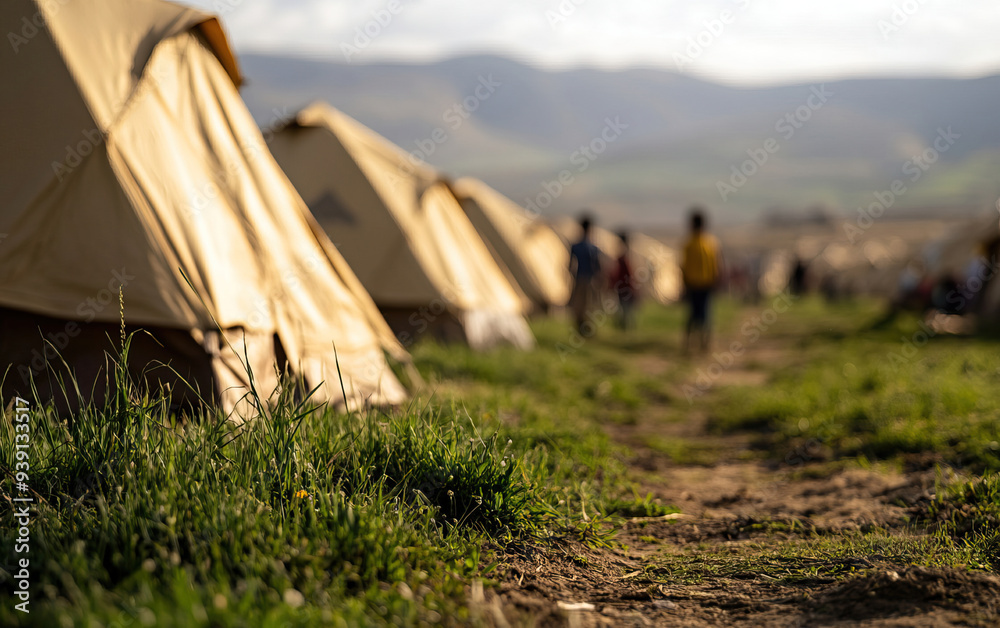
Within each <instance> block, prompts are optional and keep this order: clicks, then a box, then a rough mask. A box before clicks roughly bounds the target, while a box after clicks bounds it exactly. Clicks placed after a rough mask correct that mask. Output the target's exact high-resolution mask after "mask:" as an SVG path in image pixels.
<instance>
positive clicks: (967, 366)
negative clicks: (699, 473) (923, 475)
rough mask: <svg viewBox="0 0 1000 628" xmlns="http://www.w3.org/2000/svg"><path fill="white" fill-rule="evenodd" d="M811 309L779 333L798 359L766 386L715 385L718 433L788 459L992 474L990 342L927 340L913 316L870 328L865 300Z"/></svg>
mask: <svg viewBox="0 0 1000 628" xmlns="http://www.w3.org/2000/svg"><path fill="white" fill-rule="evenodd" d="M819 307H820V306H819V304H817V303H815V302H813V303H807V304H803V307H802V308H800V309H799V310H798V311H796V312H795V314H796V317H795V318H792V319H790V320H788V321H787V325H785V329H784V331H783V332H782V333H785V334H788V335H789V336H794V337H796V339H797V340H796V342H798V344H799V350H800V352H801V356H802V357H801V360H800V363H798V364H796V365H793V367H791V368H786V369H784V370H782V371H780V372H777V373H775V374H774V376H773V377H772V379H771V381H770V383H769V385H768V386H766V387H753V388H751V387H741V388H730V389H728V390H726V391H724V394H723V395H721V397H720V399H719V400H718V402H717V403H716V404H715V406H714V407H713V424H714V426H715V428H716V429H717V430H718V431H731V430H741V429H742V430H750V431H755V432H759V433H763V434H765V435H766V438H764V439H763V440H762V441H761V442H762V445H763V446H766V447H767V448H768V449H769V450H770V451H771V454H772V455H773V456H774V457H776V458H781V459H785V460H786V461H788V462H803V461H808V460H814V459H820V458H824V457H834V458H843V457H857V458H865V459H869V460H891V459H903V458H909V459H913V458H914V457H924V458H928V457H929V458H928V459H930V460H933V461H937V462H942V463H945V464H948V465H951V466H955V467H959V468H962V469H966V470H968V471H971V472H983V471H998V470H1000V424H998V423H997V422H996V417H997V416H998V414H1000V392H998V388H997V383H998V382H1000V352H998V351H997V349H998V348H1000V347H998V345H997V343H996V341H994V340H991V339H984V338H957V337H946V336H936V337H928V336H927V334H926V332H925V331H924V329H923V327H922V326H921V324H920V322H919V321H918V320H917V319H916V318H915V317H906V318H902V319H900V320H898V321H896V322H895V323H893V324H891V325H889V326H887V327H885V328H880V329H873V328H872V326H871V323H872V321H874V320H875V319H877V318H878V314H879V313H878V311H877V310H876V309H875V308H873V307H871V306H868V305H863V306H858V305H854V306H843V307H841V308H840V309H831V310H826V311H824V312H819V311H817V310H818V309H819ZM807 329H808V330H810V331H809V332H808V333H806V330H807Z"/></svg>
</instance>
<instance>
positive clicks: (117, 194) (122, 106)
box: [0, 0, 406, 409]
mask: <svg viewBox="0 0 1000 628" xmlns="http://www.w3.org/2000/svg"><path fill="white" fill-rule="evenodd" d="M0 18H2V25H3V27H4V28H3V30H4V31H5V32H7V31H10V32H12V33H16V34H18V35H19V39H16V40H15V41H14V44H15V45H11V46H5V47H4V48H3V52H0V55H2V62H0V84H2V85H3V86H4V93H5V96H4V98H3V99H2V100H0V103H2V104H0V120H2V122H0V144H2V145H3V146H4V147H5V150H4V151H3V153H2V154H0V172H2V173H3V174H2V176H0V199H2V200H0V233H3V234H4V238H3V241H2V242H0V308H2V309H0V355H2V356H3V357H4V358H5V360H4V363H5V364H8V363H9V364H10V366H11V368H9V369H8V370H7V374H6V378H5V380H4V386H3V388H4V398H5V399H9V398H10V395H11V393H12V392H27V391H26V388H27V386H28V384H27V381H28V379H29V378H31V377H34V378H35V380H36V383H37V385H39V386H40V389H39V393H40V395H55V394H56V391H55V390H54V387H55V384H53V383H52V382H51V381H50V380H48V379H47V377H46V374H49V375H51V373H52V369H57V368H59V367H58V365H59V364H61V363H62V361H61V360H63V359H64V360H65V361H66V363H67V364H68V366H69V367H70V369H71V370H72V371H73V373H74V374H75V376H76V377H77V378H78V380H79V382H80V385H81V388H82V389H83V391H84V393H85V396H89V394H90V393H91V391H93V392H94V394H95V395H100V394H101V393H102V391H103V390H104V388H103V385H104V382H105V379H104V378H105V377H106V371H105V370H104V369H105V368H106V364H105V356H104V354H105V351H113V350H114V345H117V344H118V337H119V329H118V327H119V319H120V307H119V289H120V290H121V291H122V296H123V301H124V318H125V322H126V324H127V325H128V328H127V330H133V329H139V328H141V329H144V330H146V331H147V332H148V335H147V334H139V335H137V336H136V345H135V346H133V348H132V354H131V355H130V361H129V367H130V368H131V369H133V370H134V371H135V374H136V375H140V374H142V375H144V377H145V381H148V382H152V383H154V384H155V383H160V384H167V385H170V386H172V391H173V394H174V395H175V397H174V399H175V401H176V400H177V399H178V397H185V396H188V392H187V389H186V387H185V386H184V385H183V384H181V383H180V382H178V381H177V380H178V376H181V377H184V378H185V379H186V380H187V381H188V382H189V383H191V384H192V385H194V386H197V387H198V389H199V392H200V395H201V396H202V398H209V399H214V400H215V401H216V402H218V403H221V405H222V406H223V407H225V408H226V409H233V408H235V407H237V406H239V405H241V404H239V403H238V402H239V400H240V399H241V397H243V395H244V394H245V393H246V391H247V385H248V383H249V382H248V375H247V373H246V368H245V366H249V367H250V368H251V369H252V372H253V377H254V378H255V379H256V382H257V386H258V388H259V389H260V390H261V391H262V392H263V393H264V394H268V393H270V392H271V391H272V390H273V388H274V387H275V386H276V384H277V374H276V371H277V370H278V368H285V369H287V370H288V371H291V372H292V373H293V374H295V375H297V376H298V377H300V378H301V379H304V380H305V383H306V385H308V386H310V387H313V386H319V390H318V391H317V395H318V396H319V398H321V399H326V400H329V401H331V402H334V403H345V402H346V403H347V404H348V405H351V406H355V405H358V404H361V403H364V402H372V403H378V404H384V403H396V402H401V401H403V400H404V399H405V396H406V393H405V390H404V389H403V388H402V386H401V385H400V384H399V382H398V380H397V379H396V378H395V376H394V375H393V374H392V371H391V370H390V369H389V368H388V363H387V360H386V353H387V352H388V353H389V354H391V355H393V356H395V357H396V358H398V359H401V360H405V359H406V353H405V351H404V350H403V348H402V347H401V346H400V345H399V343H398V342H396V340H395V338H394V337H393V336H392V333H391V331H390V330H389V328H388V326H387V325H386V324H385V321H384V320H383V319H382V318H381V317H380V316H379V313H378V311H377V309H376V308H375V306H374V303H373V302H372V301H371V300H370V298H369V297H368V296H367V294H366V293H365V291H364V289H363V288H362V286H361V285H360V283H359V282H358V281H357V278H356V277H355V276H354V275H353V273H352V272H351V270H350V268H349V267H348V265H347V264H346V262H345V261H344V260H343V258H342V257H341V256H340V254H339V253H338V252H337V250H336V249H335V248H334V246H333V245H332V244H331V243H330V241H329V240H328V239H327V238H326V237H325V236H324V235H323V233H322V232H321V230H320V229H319V227H318V225H317V224H316V223H315V221H314V220H313V219H312V217H311V216H310V215H309V213H308V209H307V207H306V206H305V204H304V203H303V201H302V200H301V198H300V197H299V196H298V195H297V193H296V192H295V190H294V188H293V187H292V186H291V184H290V183H289V182H288V180H287V179H286V178H285V176H284V174H283V173H282V172H281V170H280V169H279V168H278V166H277V164H276V163H275V162H274V160H273V158H272V157H271V155H270V154H269V153H268V151H267V148H266V145H265V143H264V140H263V137H262V135H261V133H260V131H259V130H258V128H257V126H256V124H255V123H254V121H253V119H252V118H251V116H250V114H249V112H248V111H247V109H246V107H245V105H244V104H243V101H242V100H241V98H240V95H239V92H238V89H237V86H238V84H239V82H240V75H239V71H238V68H237V65H236V62H235V59H234V57H233V54H232V52H231V50H230V48H229V46H228V44H227V42H226V38H225V36H224V34H223V31H222V29H221V27H220V24H219V22H218V20H217V19H216V18H215V17H213V16H211V15H208V14H205V13H201V12H199V11H195V10H192V9H190V8H186V7H182V6H179V5H175V4H171V3H167V2H162V1H159V0H76V1H74V2H68V3H52V2H41V1H31V0H7V1H6V2H4V3H3V5H2V9H0ZM26 25H32V26H33V27H32V28H31V29H29V28H28V27H27V26H26ZM188 282H190V285H189V283H188ZM192 286H193V288H192ZM220 329H221V332H220ZM109 335H110V336H111V339H109V338H108V336H109ZM43 339H44V340H43ZM154 339H155V340H154ZM48 343H51V344H48ZM53 346H54V347H53ZM334 347H335V348H334ZM54 348H58V349H59V350H60V352H61V356H62V357H61V358H56V357H55V355H54ZM155 361H160V362H162V363H167V364H169V368H168V367H165V366H156V365H155ZM244 361H246V362H248V364H247V365H244V364H243V362H244ZM338 373H342V374H343V376H344V377H343V381H341V379H340V377H339V376H338ZM342 385H343V389H344V390H346V395H347V399H344V394H343V393H342V392H341V390H342Z"/></svg>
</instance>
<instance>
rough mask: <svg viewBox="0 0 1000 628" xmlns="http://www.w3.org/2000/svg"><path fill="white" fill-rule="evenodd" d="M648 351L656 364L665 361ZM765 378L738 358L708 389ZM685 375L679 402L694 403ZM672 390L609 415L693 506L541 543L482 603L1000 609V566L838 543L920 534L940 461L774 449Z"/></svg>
mask: <svg viewBox="0 0 1000 628" xmlns="http://www.w3.org/2000/svg"><path fill="white" fill-rule="evenodd" d="M795 357H796V356H795V352H794V350H793V349H792V348H791V343H790V342H789V341H787V340H782V339H780V338H778V339H768V340H766V341H762V342H760V343H759V344H758V345H757V346H755V347H754V348H753V351H752V352H750V353H748V355H747V358H746V359H745V360H743V361H742V363H749V362H750V361H751V359H753V360H757V361H758V362H759V361H760V360H766V361H767V364H769V365H771V366H772V368H773V367H774V366H776V365H782V364H791V363H792V362H793V361H794V360H795ZM643 360H645V361H644V362H643V363H642V368H643V369H644V370H646V371H648V372H653V373H655V370H656V369H657V368H660V367H662V366H663V365H658V364H657V362H656V359H654V358H650V357H649V356H645V357H643ZM698 366H699V365H698V364H694V365H692V368H691V372H692V373H693V372H695V371H696V369H697V367H698ZM702 366H707V363H705V364H704V365H702ZM765 383H766V374H763V373H762V372H761V371H758V370H745V369H743V368H741V366H740V364H737V365H735V366H734V367H733V368H731V369H729V370H728V371H726V372H725V373H724V374H723V375H722V376H721V377H719V379H718V380H717V381H716V382H715V386H714V387H713V389H712V390H710V391H708V393H707V394H715V392H717V391H718V390H719V389H721V388H723V387H725V386H731V385H754V386H755V385H764V384H765ZM679 390H680V386H678V391H676V394H673V395H672V398H673V399H674V402H673V403H675V404H683V403H686V401H685V398H684V396H683V395H682V394H681V393H680V392H679ZM713 391H715V392H713ZM667 403H669V402H665V404H664V405H663V407H659V408H654V410H653V411H652V412H650V413H649V414H648V416H646V417H644V418H643V419H642V420H640V421H638V422H637V423H635V424H633V425H613V426H610V427H608V430H609V433H610V435H611V436H612V437H613V438H614V439H615V440H617V441H619V442H621V443H623V444H626V445H628V446H629V447H630V449H631V450H632V451H633V452H634V457H633V459H632V460H630V461H629V464H630V468H631V470H632V471H633V473H634V475H635V478H636V481H637V482H639V484H640V486H641V487H642V489H643V491H644V492H647V491H648V492H650V493H652V494H653V495H654V496H655V497H656V498H658V499H659V500H661V502H662V503H667V504H674V505H676V506H678V507H679V508H680V509H681V511H682V514H681V515H679V516H668V517H666V518H659V519H655V518H654V519H635V520H632V521H630V522H628V523H627V524H626V525H625V526H624V529H623V530H622V531H621V532H620V533H619V534H618V536H617V537H616V539H615V540H616V541H617V544H616V546H615V547H614V548H611V549H605V550H594V549H589V548H586V547H584V546H582V545H581V544H579V543H573V542H568V543H566V544H565V545H564V546H562V547H560V548H558V549H557V550H554V551H553V550H551V549H546V550H544V551H543V550H541V549H539V550H537V551H533V550H530V549H529V550H526V551H525V552H524V553H523V555H520V556H517V557H516V558H513V559H511V560H510V562H509V564H508V569H507V571H506V573H505V574H504V575H503V577H502V586H501V588H500V593H499V596H497V595H495V594H493V593H488V594H487V595H486V596H483V595H482V594H481V593H477V592H471V593H470V595H472V596H473V598H472V599H473V601H474V602H475V604H474V605H473V606H474V608H475V609H476V611H477V612H479V613H480V614H481V615H482V617H484V618H485V619H487V621H489V622H490V623H494V624H496V625H507V624H509V625H542V626H549V625H552V626H565V625H568V626H720V625H724V626H814V625H822V626H855V625H862V626H950V625H963V626H970V625H971V626H993V625H1000V579H997V578H995V577H992V576H988V575H980V574H973V573H969V572H966V571H962V570H956V569H928V568H922V567H913V566H907V565H906V563H905V561H901V560H900V559H899V558H898V557H896V556H894V555H893V552H892V551H891V547H886V548H873V549H872V551H870V552H866V553H862V554H861V555H858V554H857V553H853V554H852V553H851V552H842V551H838V549H837V547H838V546H837V545H836V543H837V539H838V538H840V537H844V536H845V535H847V536H849V535H855V536H857V535H860V534H861V533H863V532H866V531H870V530H887V531H889V533H890V535H891V536H893V537H895V536H898V537H899V538H912V533H910V532H908V531H907V528H906V517H907V511H908V508H909V506H911V505H912V504H914V503H916V502H917V501H918V500H921V499H926V498H927V497H928V496H929V495H930V493H931V491H932V490H933V488H934V479H935V478H934V475H933V472H931V471H921V472H913V473H907V474H904V473H900V472H888V471H882V472H878V471H874V470H864V469H860V468H857V467H851V466H847V465H834V464H830V463H829V462H824V461H822V460H821V459H819V458H820V456H814V455H812V454H813V453H815V452H808V451H806V452H793V455H792V456H791V457H790V458H789V459H788V460H787V463H786V464H775V463H773V462H767V461H764V460H762V459H761V457H760V456H759V452H756V451H754V449H753V438H752V436H748V435H722V434H717V433H712V432H711V431H710V430H709V429H708V427H707V418H706V417H705V416H704V414H703V413H699V412H698V411H696V410H695V411H692V412H691V413H690V414H688V415H686V416H685V419H684V420H683V421H678V420H676V418H674V419H673V420H671V419H670V418H669V417H671V416H673V417H676V415H677V410H676V408H669V407H667V405H666V404H667ZM651 437H655V438H657V439H659V441H661V442H664V441H665V442H671V441H676V442H681V443H683V444H684V450H683V451H682V452H681V454H682V455H680V456H678V455H676V452H675V455H668V454H667V453H664V452H663V451H661V450H659V449H658V448H655V447H650V446H649V445H648V443H649V442H650V438H651ZM677 458H680V461H677V460H676V459H677ZM908 535H909V536H908Z"/></svg>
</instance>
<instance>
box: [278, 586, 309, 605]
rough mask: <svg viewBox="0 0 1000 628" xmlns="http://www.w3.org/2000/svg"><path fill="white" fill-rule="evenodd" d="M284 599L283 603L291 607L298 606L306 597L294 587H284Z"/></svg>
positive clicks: (304, 601) (303, 602)
mask: <svg viewBox="0 0 1000 628" xmlns="http://www.w3.org/2000/svg"><path fill="white" fill-rule="evenodd" d="M282 597H283V598H284V600H285V604H288V605H289V606H291V607H292V608H298V607H300V606H302V605H303V604H305V603H306V598H305V596H304V595H302V594H301V593H300V592H299V591H297V590H296V589H285V593H284V595H283V596H282Z"/></svg>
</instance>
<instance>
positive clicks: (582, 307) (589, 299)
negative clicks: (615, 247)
mask: <svg viewBox="0 0 1000 628" xmlns="http://www.w3.org/2000/svg"><path fill="white" fill-rule="evenodd" d="M590 228H591V219H590V217H589V216H587V215H584V216H582V217H581V218H580V232H581V235H580V240H579V241H578V242H576V243H574V244H573V245H572V246H570V248H569V270H570V273H571V274H572V276H573V291H572V292H571V293H570V297H569V306H570V309H571V310H572V311H573V320H574V323H575V325H576V331H577V333H579V334H580V335H581V336H584V335H586V334H585V333H584V331H585V328H584V324H585V323H586V322H587V317H588V315H589V314H590V313H591V311H592V310H593V309H594V306H595V305H596V304H597V303H598V302H599V301H600V287H599V286H598V277H599V276H600V273H601V251H600V249H598V248H597V245H595V244H594V243H593V242H591V240H590Z"/></svg>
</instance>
